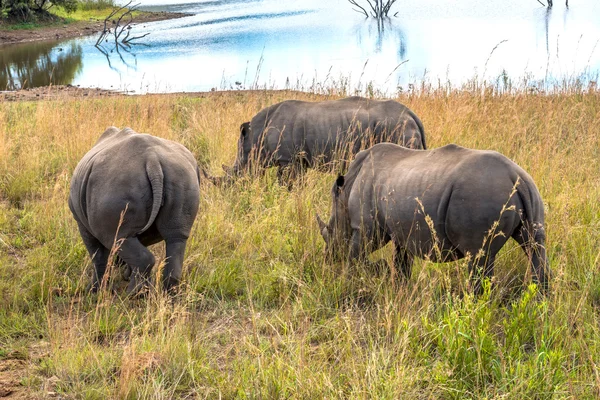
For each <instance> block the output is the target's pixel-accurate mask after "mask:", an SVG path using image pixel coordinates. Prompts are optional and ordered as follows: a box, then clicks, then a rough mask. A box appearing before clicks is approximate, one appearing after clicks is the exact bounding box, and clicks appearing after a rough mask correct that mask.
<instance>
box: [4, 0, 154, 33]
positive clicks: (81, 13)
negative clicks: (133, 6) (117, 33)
mask: <svg viewBox="0 0 600 400" xmlns="http://www.w3.org/2000/svg"><path fill="white" fill-rule="evenodd" d="M69 1H71V3H69V4H68V5H67V4H62V2H61V1H54V2H52V3H47V2H46V3H43V4H44V5H40V4H42V0H24V1H22V2H21V3H20V2H19V1H16V0H15V1H12V2H9V1H7V0H0V29H6V30H18V29H39V28H43V27H49V26H50V27H51V26H56V25H61V24H62V25H64V24H69V23H73V22H80V21H90V20H92V21H103V20H104V19H105V18H106V17H107V16H108V15H110V13H111V11H113V10H114V9H115V8H118V7H117V6H116V4H115V2H114V0H69ZM125 12H127V9H124V10H122V11H120V12H119V13H118V14H116V15H115V16H114V17H115V18H118V17H119V16H120V15H121V14H123V13H125ZM140 13H143V11H139V10H133V11H132V16H133V17H136V16H137V15H139V14H140Z"/></svg>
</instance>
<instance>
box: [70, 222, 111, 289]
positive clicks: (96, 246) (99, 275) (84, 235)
mask: <svg viewBox="0 0 600 400" xmlns="http://www.w3.org/2000/svg"><path fill="white" fill-rule="evenodd" d="M77 225H78V227H79V233H80V234H81V239H82V240H83V244H84V245H85V248H86V249H87V251H88V253H89V255H90V257H91V258H92V263H93V264H94V270H93V272H92V281H91V282H90V285H89V286H88V291H89V292H92V293H96V292H97V291H98V289H100V285H101V284H102V279H103V278H104V273H105V272H106V265H107V264H108V256H109V254H110V251H109V250H108V249H107V248H106V247H104V246H103V245H102V243H100V241H99V240H98V239H96V238H95V237H94V236H92V234H91V233H90V232H88V230H87V229H86V228H85V227H84V226H83V225H82V224H80V223H78V224H77Z"/></svg>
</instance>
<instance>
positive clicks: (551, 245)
mask: <svg viewBox="0 0 600 400" xmlns="http://www.w3.org/2000/svg"><path fill="white" fill-rule="evenodd" d="M337 97H338V95H337V94H335V93H333V94H329V95H315V94H307V93H300V92H269V91H264V92H263V91H253V92H228V93H213V94H209V95H206V96H201V97H193V96H186V95H146V96H119V97H111V98H108V99H103V98H89V99H87V98H85V99H84V98H76V99H73V98H65V99H57V100H51V101H40V102H3V103H0V349H1V350H0V363H1V362H5V361H7V360H10V359H15V358H18V359H21V360H26V362H27V363H28V364H29V365H30V367H29V368H28V369H27V370H26V371H25V372H23V374H24V375H23V376H22V380H21V382H22V384H23V385H25V387H26V388H27V390H29V391H30V393H31V394H32V395H35V396H38V395H39V396H43V395H45V394H46V393H47V392H48V391H51V392H54V393H57V394H58V395H59V396H66V397H68V398H90V399H93V398H98V399H104V398H124V399H137V398H294V399H296V398H315V399H321V398H343V399H347V398H356V399H372V398H377V399H382V398H383V399H397V398H407V399H408V398H410V399H426V398H430V399H464V398H472V399H475V398H489V399H491V398H507V399H523V398H532V399H550V398H577V399H591V398H597V397H598V396H600V378H599V377H600V372H599V368H600V250H599V249H600V202H599V201H598V199H600V174H599V171H600V153H599V152H600V93H599V92H598V91H597V90H590V91H587V90H574V91H565V92H563V93H554V94H541V93H538V92H535V91H518V92H516V93H512V94H502V93H497V92H494V91H493V90H487V89H485V88H473V89H465V90H445V89H444V90H439V91H436V90H434V91H431V92H424V93H421V94H413V93H407V94H403V95H402V96H401V97H400V98H398V100H399V101H400V102H402V103H404V104H406V105H407V106H408V107H410V108H411V109H413V110H414V111H415V112H416V114H417V115H419V116H420V117H421V119H422V120H423V123H424V125H425V129H426V132H427V142H428V144H429V145H430V147H431V148H435V147H439V146H442V145H444V144H447V143H457V144H460V145H463V146H467V147H472V148H479V149H494V150H497V151H499V152H501V153H503V154H505V155H507V156H508V157H510V158H511V159H513V160H514V161H516V162H517V163H518V164H519V165H521V166H522V167H523V168H524V169H525V170H527V171H528V172H529V173H530V174H531V175H532V176H533V178H534V180H535V182H536V184H537V186H538V187H539V189H540V192H541V194H542V196H543V199H544V202H545V205H546V211H547V217H546V222H547V234H548V239H547V246H548V255H549V260H550V264H551V267H552V270H553V273H554V277H553V279H552V281H551V293H550V295H549V296H548V297H547V298H544V297H541V296H539V295H538V294H537V292H536V288H535V287H534V286H529V285H528V282H529V275H528V274H527V272H526V265H527V260H526V259H525V257H524V256H523V254H522V252H521V251H520V249H518V248H517V246H516V244H514V243H512V242H511V243H509V244H508V245H507V246H505V248H504V249H503V250H502V251H501V253H500V254H499V257H498V262H497V266H496V277H495V278H494V282H495V288H494V289H493V290H492V291H491V292H490V291H489V290H488V291H487V292H486V294H485V295H483V296H482V297H480V298H473V297H472V296H471V295H469V294H468V293H467V292H465V291H464V288H465V283H466V282H467V268H466V265H465V263H464V262H457V263H448V264H434V263H432V262H428V261H417V262H416V265H415V267H414V271H413V277H412V279H411V280H410V282H408V284H406V285H401V284H399V283H398V282H397V280H395V279H390V278H389V276H387V275H377V274H375V273H373V271H369V270H367V269H366V268H363V267H360V266H359V267H358V268H357V269H356V270H355V271H352V272H349V271H348V270H346V268H345V267H344V265H343V264H329V263H326V262H325V260H324V258H323V254H322V252H323V247H324V243H323V240H322V238H321V236H320V234H319V231H318V228H317V224H316V221H315V212H317V211H318V212H319V213H320V214H321V215H329V207H330V201H331V199H330V188H331V184H332V182H333V179H334V178H335V177H334V176H332V175H330V174H326V173H322V172H317V171H312V170H311V171H309V172H308V173H307V174H306V176H305V177H304V179H303V180H302V181H301V182H299V183H298V184H297V185H295V186H294V187H293V188H292V190H291V191H288V190H287V188H285V187H281V186H279V185H278V183H277V178H276V176H275V171H269V172H268V173H267V174H266V175H265V176H263V177H259V178H254V179H252V178H250V177H245V178H242V179H240V180H239V181H237V182H236V183H235V184H233V185H232V186H231V187H227V188H217V187H214V186H211V185H209V184H206V185H203V186H202V192H201V199H202V200H201V206H200V211H199V214H198V217H197V221H196V224H195V226H194V229H193V231H192V235H191V238H190V240H189V242H188V249H187V255H186V260H185V275H184V283H183V287H182V290H181V293H180V295H179V296H178V297H177V298H176V299H175V300H174V301H172V302H171V301H169V299H167V298H165V297H163V296H162V295H151V296H149V297H148V298H147V299H138V300H130V299H127V298H125V296H124V290H123V287H122V285H123V282H121V281H120V278H119V277H118V274H116V273H115V278H114V280H113V285H114V287H115V292H114V293H113V292H110V291H107V292H103V293H101V294H99V295H97V296H90V295H86V294H82V293H81V291H82V289H83V288H85V286H86V284H87V282H88V279H89V272H90V267H91V263H90V259H89V256H88V254H87V253H86V251H85V248H84V246H83V243H82V242H81V239H80V237H79V234H78V232H77V227H76V224H75V221H74V220H73V218H72V216H71V214H70V212H69V209H68V206H67V197H68V191H69V183H70V178H71V175H72V172H73V169H74V167H75V165H76V164H77V162H78V161H79V160H80V158H81V157H82V155H83V154H84V153H86V152H87V151H88V150H89V149H90V148H91V146H92V145H93V143H94V142H95V141H96V140H97V138H98V136H99V135H100V133H101V132H103V131H104V130H105V129H106V127H107V126H110V125H116V126H119V127H124V126H130V127H132V128H134V129H135V130H137V131H139V132H149V133H151V134H154V135H157V136H161V137H165V138H169V139H172V140H176V141H178V142H181V143H183V144H184V145H186V146H187V147H188V148H189V149H190V150H191V151H192V152H193V153H194V154H195V155H196V157H197V159H198V161H199V162H200V163H201V164H202V165H204V166H206V167H208V168H209V169H210V170H212V171H213V172H214V171H217V170H219V169H220V165H221V164H222V163H224V164H229V165H230V164H231V163H232V162H233V160H234V158H235V154H236V145H237V138H238V135H239V130H238V127H239V124H240V123H241V122H243V121H245V120H248V119H250V118H251V117H252V116H253V115H254V114H255V113H256V112H257V111H258V110H260V109H261V108H263V107H265V106H267V105H269V104H273V103H275V102H278V101H281V100H283V99H288V98H296V99H303V100H318V99H325V98H337ZM155 251H156V254H157V255H158V259H160V258H161V257H164V253H163V248H162V246H160V245H159V246H156V247H155ZM375 256H376V257H377V258H379V257H384V258H386V259H388V261H390V260H391V249H390V248H386V249H384V250H382V251H381V252H379V254H376V255H375ZM156 270H158V268H155V271H156ZM392 276H393V275H392Z"/></svg>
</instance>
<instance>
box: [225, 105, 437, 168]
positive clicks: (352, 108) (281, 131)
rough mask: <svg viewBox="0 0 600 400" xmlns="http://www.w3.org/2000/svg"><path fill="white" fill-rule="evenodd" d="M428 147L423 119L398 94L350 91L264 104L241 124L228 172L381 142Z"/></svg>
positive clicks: (296, 162) (346, 153) (313, 161)
mask: <svg viewBox="0 0 600 400" xmlns="http://www.w3.org/2000/svg"><path fill="white" fill-rule="evenodd" d="M380 142H392V143H397V144H401V145H404V146H406V147H410V148H414V149H425V148H426V144H425V131H424V129H423V124H422V123H421V120H420V119H419V118H418V117H417V116H416V115H415V113H413V112H412V111H411V110H410V109H408V108H407V107H405V106H404V105H402V104H400V103H398V102H397V101H393V100H371V99H366V98H362V97H348V98H345V99H341V100H332V101H321V102H307V101H298V100H286V101H283V102H281V103H277V104H274V105H272V106H270V107H267V108H264V109H263V110H261V111H260V112H259V113H258V114H256V115H255V116H254V118H252V120H251V121H250V122H245V123H243V124H242V125H241V126H240V137H239V141H238V154H237V157H236V160H235V163H234V165H233V168H229V167H226V166H223V168H224V169H225V171H226V172H227V173H228V174H232V173H233V174H238V173H239V172H240V171H242V170H245V169H247V168H248V167H257V168H259V169H264V168H268V167H272V166H277V167H278V172H279V176H280V177H281V175H282V173H283V169H284V168H285V167H296V168H293V169H292V174H295V172H297V170H298V167H302V168H306V167H314V166H315V165H317V164H327V163H331V162H332V161H336V160H346V159H348V158H350V157H351V156H353V155H354V154H356V153H358V152H359V151H360V150H361V149H364V148H367V147H370V146H372V145H373V144H375V143H380Z"/></svg>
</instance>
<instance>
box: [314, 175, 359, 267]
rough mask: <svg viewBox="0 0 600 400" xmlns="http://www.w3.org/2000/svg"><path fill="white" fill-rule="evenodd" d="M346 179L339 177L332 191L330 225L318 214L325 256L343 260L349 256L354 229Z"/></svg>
mask: <svg viewBox="0 0 600 400" xmlns="http://www.w3.org/2000/svg"><path fill="white" fill-rule="evenodd" d="M344 183H345V178H344V176H343V175H340V176H338V178H337V179H336V180H335V183H334V184H333V188H332V189H331V194H332V205H331V217H330V218H329V223H325V221H323V220H322V219H321V217H320V216H319V214H318V213H317V215H316V216H317V223H318V224H319V230H320V231H321V236H323V240H324V241H325V256H326V258H329V259H334V260H341V259H343V258H344V256H346V255H347V252H348V248H349V242H350V237H351V235H352V229H351V227H350V216H349V215H348V198H347V196H344V195H343V191H344Z"/></svg>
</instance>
